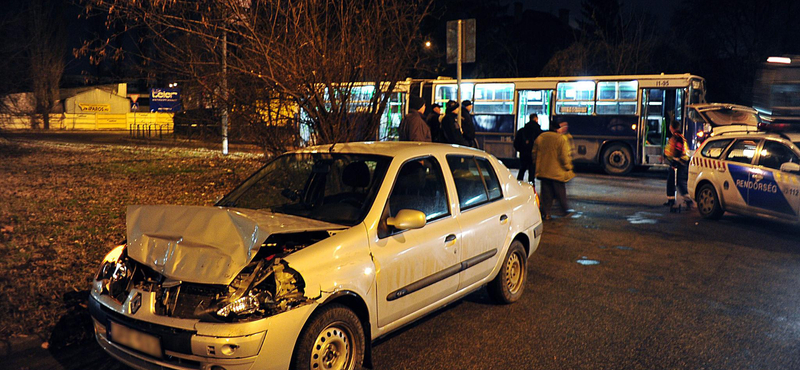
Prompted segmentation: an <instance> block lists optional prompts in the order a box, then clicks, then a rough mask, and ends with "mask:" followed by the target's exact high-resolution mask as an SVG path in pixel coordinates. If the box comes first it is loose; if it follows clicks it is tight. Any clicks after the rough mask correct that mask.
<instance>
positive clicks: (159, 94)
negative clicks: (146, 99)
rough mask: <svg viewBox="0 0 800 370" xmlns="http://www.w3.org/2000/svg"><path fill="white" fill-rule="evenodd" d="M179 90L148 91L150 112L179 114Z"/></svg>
mask: <svg viewBox="0 0 800 370" xmlns="http://www.w3.org/2000/svg"><path fill="white" fill-rule="evenodd" d="M180 110H181V89H150V111H151V112H179V111H180Z"/></svg>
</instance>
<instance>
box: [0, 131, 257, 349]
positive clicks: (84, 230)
mask: <svg viewBox="0 0 800 370" xmlns="http://www.w3.org/2000/svg"><path fill="white" fill-rule="evenodd" d="M261 158H262V157H261V156H258V155H253V154H232V155H229V156H222V155H220V154H219V153H218V152H215V151H211V150H206V149H186V148H166V149H165V148H156V147H137V146H120V145H109V144H104V145H96V144H79V143H57V142H44V141H35V140H28V139H25V140H18V141H15V142H8V141H0V338H10V337H18V336H22V335H38V336H41V337H45V338H48V337H50V333H51V332H52V331H53V328H54V327H55V326H56V325H57V323H62V322H63V321H64V319H65V318H69V317H70V316H71V315H74V311H76V310H85V307H83V306H85V303H83V302H85V297H84V295H85V294H88V289H89V285H90V283H91V278H92V276H93V275H94V274H95V273H96V270H97V268H98V266H99V262H100V260H101V259H102V258H103V256H104V255H105V254H106V253H107V252H108V251H109V250H110V249H111V248H113V247H114V246H115V245H116V244H117V243H119V242H120V241H122V240H123V239H124V237H125V211H126V207H127V206H128V205H134V204H180V205H211V204H213V203H214V201H215V200H216V199H217V198H218V197H220V196H222V195H223V194H225V193H226V192H228V191H230V190H231V189H232V188H233V187H234V186H236V185H237V184H239V183H240V182H241V181H243V180H244V179H245V178H246V177H247V176H248V175H250V173H252V172H253V171H255V170H256V169H257V168H258V167H259V166H260V165H261V163H262V162H261ZM84 293H85V294H84ZM65 344H67V343H65Z"/></svg>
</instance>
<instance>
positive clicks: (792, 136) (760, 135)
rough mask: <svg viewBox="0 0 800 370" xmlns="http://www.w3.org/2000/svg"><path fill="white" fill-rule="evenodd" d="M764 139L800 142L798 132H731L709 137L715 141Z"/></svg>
mask: <svg viewBox="0 0 800 370" xmlns="http://www.w3.org/2000/svg"><path fill="white" fill-rule="evenodd" d="M744 138H750V139H764V138H771V139H788V140H789V141H791V142H794V143H797V142H800V132H766V131H757V132H742V131H732V132H723V133H720V134H719V135H715V136H711V137H709V140H712V139H713V140H716V139H744Z"/></svg>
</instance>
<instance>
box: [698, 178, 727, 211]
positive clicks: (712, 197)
mask: <svg viewBox="0 0 800 370" xmlns="http://www.w3.org/2000/svg"><path fill="white" fill-rule="evenodd" d="M696 198H697V199H696V200H697V211H698V212H700V216H703V218H708V219H711V220H718V219H719V218H720V217H722V214H723V213H725V210H724V209H722V204H720V203H719V197H718V196H717V191H716V190H714V186H712V185H711V184H704V185H703V186H701V187H700V190H698V191H697V197H696Z"/></svg>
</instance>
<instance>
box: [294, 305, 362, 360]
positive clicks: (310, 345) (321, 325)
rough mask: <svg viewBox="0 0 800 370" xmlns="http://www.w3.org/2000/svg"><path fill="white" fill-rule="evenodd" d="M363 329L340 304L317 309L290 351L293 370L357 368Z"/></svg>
mask: <svg viewBox="0 0 800 370" xmlns="http://www.w3.org/2000/svg"><path fill="white" fill-rule="evenodd" d="M364 343H365V339H364V329H363V327H362V326H361V322H360V321H359V320H358V316H356V314H355V313H353V311H351V310H350V309H349V308H347V307H345V306H342V305H340V304H331V305H328V306H325V307H323V308H321V310H320V311H319V312H316V313H314V315H313V316H311V319H309V322H308V324H307V325H306V327H305V329H303V332H302V333H301V334H300V338H299V340H298V342H297V347H296V348H295V351H294V358H293V359H292V368H293V369H296V370H321V369H326V370H327V369H333V370H351V369H360V368H361V364H362V362H363V361H364V351H365V344H364Z"/></svg>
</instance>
